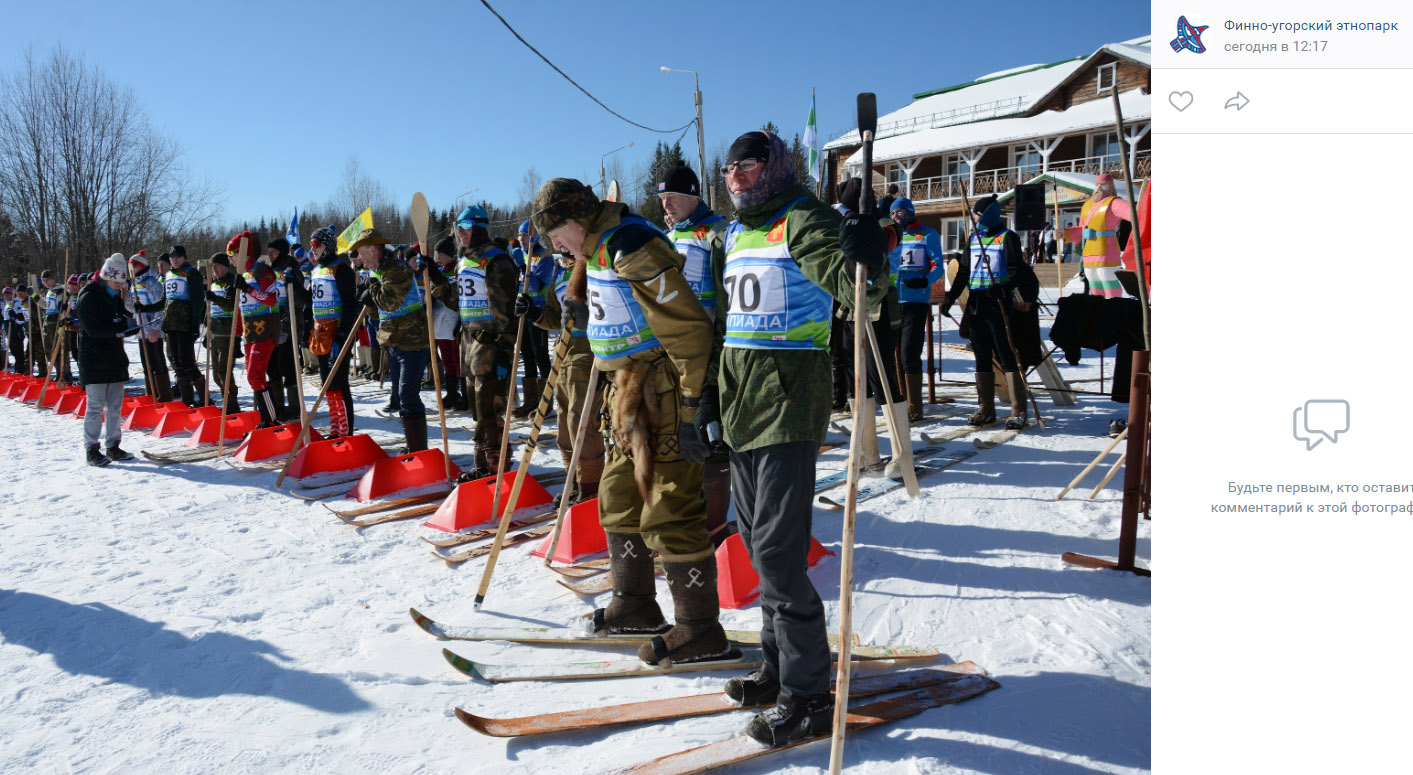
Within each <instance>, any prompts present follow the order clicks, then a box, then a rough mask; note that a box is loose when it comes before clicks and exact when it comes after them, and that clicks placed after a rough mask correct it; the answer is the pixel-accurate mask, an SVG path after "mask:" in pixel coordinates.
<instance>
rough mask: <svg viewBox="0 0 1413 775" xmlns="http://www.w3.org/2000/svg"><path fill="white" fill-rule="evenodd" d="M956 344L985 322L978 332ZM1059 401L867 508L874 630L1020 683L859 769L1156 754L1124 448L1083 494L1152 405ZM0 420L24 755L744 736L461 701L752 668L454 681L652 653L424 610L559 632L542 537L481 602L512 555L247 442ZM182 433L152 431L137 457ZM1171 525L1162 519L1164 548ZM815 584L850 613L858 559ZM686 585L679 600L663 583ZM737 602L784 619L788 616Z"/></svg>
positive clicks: (1120, 762)
mask: <svg viewBox="0 0 1413 775" xmlns="http://www.w3.org/2000/svg"><path fill="white" fill-rule="evenodd" d="M1050 295H1051V296H1052V297H1053V291H1052V292H1051V294H1050ZM1045 325H1048V322H1047V323H1046V324H1045ZM942 339H943V340H944V341H950V342H956V341H957V340H956V332H955V330H954V329H952V328H951V327H950V324H949V325H948V330H946V331H944V332H943V336H942ZM942 352H943V353H944V357H945V361H944V362H945V370H946V374H945V377H946V378H948V379H970V372H971V364H970V360H969V358H968V357H964V356H961V355H960V354H959V353H956V352H952V351H947V350H942ZM133 354H134V355H135V350H134V353H133ZM1110 355H1112V353H1111V354H1110ZM1056 357H1058V356H1056ZM135 360H136V358H135V357H134V361H135ZM1059 364H1060V371H1061V373H1063V374H1064V375H1065V376H1066V377H1067V378H1069V379H1086V378H1089V379H1092V378H1095V377H1097V376H1098V357H1097V354H1096V353H1092V352H1086V360H1085V362H1084V363H1083V364H1081V365H1080V366H1078V367H1070V366H1068V365H1067V364H1064V363H1063V361H1062V360H1061V361H1060V362H1059ZM1107 366H1108V369H1110V370H1111V369H1112V358H1109V360H1108V362H1107ZM132 373H133V375H134V376H136V375H137V369H136V368H134V369H133V371H132ZM134 384H136V383H134ZM1076 387H1079V388H1082V389H1097V383H1090V382H1084V383H1080V384H1078V385H1076ZM951 390H958V391H961V390H963V389H962V388H956V387H954V388H951ZM355 393H356V394H357V398H358V408H359V412H358V426H359V429H360V430H370V429H372V430H374V431H375V432H376V431H383V432H386V433H387V434H391V433H392V432H393V431H395V430H396V423H395V422H394V421H393V420H384V419H380V418H378V417H376V416H375V415H373V413H372V409H373V408H374V406H376V405H379V404H381V403H382V400H383V396H382V395H379V393H378V389H377V385H376V384H371V385H364V386H361V387H359V388H355ZM311 396H312V392H311ZM424 396H425V397H427V398H430V397H431V393H430V392H428V393H426V394H424ZM243 398H244V399H245V402H246V403H247V404H248V403H249V400H248V399H249V397H248V393H244V395H243ZM972 400H973V399H972V398H971V397H970V395H969V393H968V394H967V395H964V396H963V397H961V398H960V403H961V404H962V405H964V406H966V407H967V408H968V409H969V408H970V404H971V401H972ZM1040 404H1041V408H1042V410H1043V411H1044V413H1045V415H1046V416H1047V417H1051V416H1053V417H1054V418H1055V419H1053V420H1051V421H1049V422H1048V423H1047V430H1046V431H1045V432H1043V433H1042V432H1039V431H1038V430H1031V431H1029V432H1027V433H1026V434H1023V435H1022V436H1020V437H1018V438H1017V439H1015V440H1014V441H1012V442H1010V443H1009V444H1006V445H1004V446H1001V447H999V448H996V449H993V450H988V451H983V452H980V453H978V454H977V455H976V456H975V457H974V458H972V459H970V460H968V461H966V462H964V463H962V464H960V465H957V466H955V467H953V468H951V469H950V470H947V471H945V472H942V473H937V474H933V475H931V476H929V477H926V478H924V479H923V480H922V481H921V483H922V486H923V495H922V497H921V498H920V499H917V500H908V499H907V498H906V496H905V494H904V493H903V491H902V490H897V491H894V492H893V493H889V494H888V495H885V496H882V497H879V498H876V499H874V500H871V501H867V502H865V503H864V504H862V506H861V510H860V515H859V522H858V543H857V549H856V551H855V558H856V562H857V566H856V569H855V597H854V601H855V604H854V617H855V629H856V630H857V632H858V633H859V634H860V636H861V637H862V639H863V641H864V642H865V643H895V644H897V643H908V644H918V645H927V646H933V647H936V648H937V649H939V650H940V651H941V652H942V653H943V655H944V657H946V659H945V660H944V661H960V660H973V661H975V662H977V663H978V664H980V665H981V666H983V667H985V668H986V669H987V670H988V671H989V672H990V674H991V675H992V676H994V677H995V678H996V679H997V680H998V681H999V682H1000V683H1001V688H1000V689H999V690H997V691H994V692H992V693H990V694H986V695H983V696H981V697H979V698H975V699H972V700H969V701H966V702H963V703H961V704H958V705H952V706H948V707H944V708H940V709H934V710H930V711H927V712H924V713H923V714H921V715H918V716H915V717H912V718H909V719H906V720H903V721H901V722H899V723H897V724H895V725H893V726H891V727H884V728H879V729H874V730H870V731H865V732H860V733H858V734H854V735H850V736H849V738H848V742H847V745H846V763H847V770H846V771H848V772H851V773H860V774H862V773H870V774H875V773H877V774H882V773H995V774H996V775H1010V774H1011V773H1057V774H1058V775H1078V774H1079V773H1129V772H1143V771H1147V770H1148V769H1149V766H1150V765H1149V762H1150V725H1149V719H1150V706H1151V697H1150V685H1151V672H1152V666H1151V660H1152V648H1151V640H1150V623H1151V616H1150V614H1151V611H1150V600H1151V595H1150V583H1151V582H1150V580H1149V579H1146V578H1140V577H1136V576H1133V575H1130V574H1125V573H1116V572H1106V571H1093V570H1084V569H1080V568H1076V567H1073V566H1069V565H1066V564H1065V563H1063V562H1061V561H1060V555H1061V554H1062V553H1064V552H1067V551H1073V552H1080V553H1084V554H1090V555H1097V556H1103V557H1113V555H1114V553H1115V552H1116V551H1117V536H1118V521H1119V501H1120V492H1119V489H1120V483H1121V481H1122V476H1121V475H1120V476H1118V477H1116V478H1115V480H1114V481H1112V482H1111V483H1110V485H1109V487H1108V488H1107V489H1106V490H1104V491H1103V492H1101V493H1100V494H1099V496H1098V497H1097V498H1096V499H1094V500H1090V499H1089V498H1088V493H1089V489H1090V488H1092V487H1093V486H1094V484H1096V483H1097V482H1098V480H1099V478H1100V476H1101V475H1102V473H1103V471H1104V470H1106V469H1107V464H1105V465H1104V466H1102V467H1101V468H1100V469H1099V470H1097V471H1096V472H1094V473H1091V474H1090V476H1089V478H1088V479H1087V480H1086V481H1085V483H1082V484H1081V486H1080V487H1079V488H1077V489H1076V490H1075V491H1074V492H1072V493H1071V494H1070V495H1069V496H1068V497H1067V498H1066V499H1065V500H1064V501H1060V502H1056V501H1055V500H1054V496H1055V494H1056V493H1057V492H1058V491H1059V489H1060V488H1061V487H1063V486H1064V485H1065V484H1067V483H1068V482H1069V481H1070V479H1072V478H1073V477H1074V476H1075V474H1077V473H1078V472H1079V471H1080V469H1082V468H1083V467H1084V466H1085V465H1086V464H1087V463H1089V461H1090V460H1091V459H1092V458H1093V457H1094V456H1095V454H1097V452H1098V451H1099V450H1101V449H1102V448H1103V447H1104V446H1105V445H1106V444H1107V443H1108V442H1109V439H1108V437H1107V435H1106V431H1107V426H1108V422H1109V420H1110V419H1112V418H1115V417H1123V416H1126V413H1127V408H1126V407H1124V406H1118V405H1115V404H1112V403H1110V402H1109V401H1108V400H1107V399H1105V398H1101V397H1095V396H1085V397H1081V401H1080V404H1079V405H1078V406H1076V407H1066V408H1061V407H1055V406H1054V405H1053V404H1052V403H1051V402H1050V401H1049V400H1048V399H1046V398H1044V397H1042V398H1041V399H1040ZM946 408H947V407H941V406H934V407H930V408H929V411H930V412H940V411H942V410H944V409H946ZM1003 409H1004V407H1003ZM961 419H962V418H961V417H958V418H955V419H952V420H949V421H946V423H945V424H943V425H940V426H933V428H931V429H929V430H932V431H937V430H938V429H945V428H949V427H952V426H953V424H955V423H957V422H959V421H961ZM320 424H324V421H323V420H322V418H321V420H320ZM457 424H469V419H458V420H457ZM0 427H3V428H4V440H5V445H4V450H5V451H4V453H3V457H0V461H3V462H0V496H3V502H4V503H5V510H4V517H3V518H0V772H6V773H10V772H16V773H18V772H36V773H50V772H53V773H68V772H84V773H107V772H113V773H142V772H167V773H198V772H199V773H207V772H222V773H286V772H321V773H323V772H338V773H362V772H377V773H441V772H446V773H454V772H477V773H492V772H528V771H536V772H559V773H592V772H598V771H601V770H605V769H610V768H613V767H618V766H624V765H627V764H630V763H633V762H636V761H640V760H643V759H647V758H651V757H654V756H658V755H661V754H665V753H670V752H673V751H676V750H680V749H685V748H689V747H693V746H696V745H701V744H703V743H707V742H710V741H713V740H717V739H721V738H724V737H728V736H730V735H733V734H735V733H737V732H739V730H740V729H741V728H742V727H743V726H744V725H745V723H746V721H747V720H748V718H749V713H748V712H744V711H736V712H732V713H726V714H721V715H717V716H709V717H704V718H700V719H695V720H684V721H679V722H675V723H668V724H652V725H648V726H641V727H629V728H622V729H617V730H608V731H591V732H581V733H573V734H565V735H544V736H540V737H537V738H527V739H523V740H515V739H511V740H504V739H496V738H489V737H482V736H480V735H478V734H477V733H475V732H472V731H471V730H469V729H467V728H466V727H465V726H463V725H462V724H461V723H460V722H459V721H458V720H457V719H456V718H455V716H454V715H453V713H452V709H453V707H456V706H461V707H464V708H467V709H468V710H472V711H473V712H476V713H479V714H482V715H491V716H520V715H525V714H530V713H538V712H548V711H554V710H560V709H570V708H584V707H590V706H594V705H598V704H604V703H617V702H627V701H633V700H641V699H648V698H653V697H664V696H676V695H682V694H693V693H702V692H709V691H718V690H719V689H720V685H721V683H722V681H724V680H725V678H727V677H729V676H730V675H731V673H730V672H717V673H695V674H687V675H685V676H663V677H640V678H626V679H616V680H594V681H574V682H559V683H540V682H526V683H506V684H497V685H491V684H484V683H479V682H477V681H474V680H472V679H469V678H467V677H465V676H463V675H461V674H460V673H457V672H456V671H454V670H453V669H452V668H451V667H450V666H449V665H448V664H447V663H446V662H445V661H444V660H443V658H442V656H441V653H440V652H441V649H442V647H443V646H446V645H449V646H451V647H452V648H453V649H454V650H455V651H457V652H458V653H461V654H463V655H465V656H468V657H475V658H479V659H483V660H484V661H487V662H492V663H496V662H508V661H511V660H519V661H524V662H550V661H560V660H564V659H567V658H569V657H571V656H575V657H578V658H611V657H618V656H626V655H627V654H628V652H627V651H625V650H623V649H613V648H601V649H599V648H591V649H566V648H550V647H528V646H514V645H509V644H502V643H466V642H456V643H443V642H439V641H437V640H436V639H434V638H432V637H430V636H429V635H427V634H426V633H424V632H422V631H421V630H420V629H418V628H417V627H416V626H415V625H414V624H413V623H412V621H411V620H410V619H409V617H408V615H407V609H408V607H409V606H412V607H416V608H418V609H419V610H421V611H423V612H424V613H426V614H428V615H430V616H432V617H434V618H436V619H438V620H440V621H443V622H448V623H469V622H472V621H475V622H477V623H487V624H493V623H512V624H513V623H532V624H537V625H553V626H558V625H563V624H566V623H568V622H570V621H571V620H572V619H574V618H576V617H577V616H579V615H581V614H582V613H584V612H586V611H588V610H589V606H588V604H586V602H585V601H583V600H581V599H579V598H578V597H576V596H575V595H574V594H573V593H571V592H570V591H568V590H566V589H564V588H563V587H561V586H560V585H558V584H556V583H555V578H556V575H555V574H553V573H551V572H549V571H546V570H545V569H544V568H543V566H542V564H541V562H540V561H539V560H538V559H535V558H531V557H530V556H529V550H528V549H527V548H526V546H523V545H522V546H520V547H515V548H511V549H508V550H507V551H506V553H505V554H504V555H503V556H502V557H501V559H500V562H499V564H498V566H497V569H496V573H495V578H494V583H493V584H492V587H491V590H490V594H489V595H488V597H487V600H486V605H485V607H484V609H483V610H482V611H481V612H479V613H473V612H472V609H471V598H472V596H473V594H474V592H475V588H476V585H477V583H478V582H479V580H480V576H481V570H482V568H483V567H484V566H483V561H480V560H475V561H472V562H469V563H467V564H465V565H462V566H460V567H454V568H452V567H448V566H446V565H444V564H443V563H441V562H438V561H436V560H434V559H433V558H431V557H429V556H428V554H427V549H428V547H427V546H426V544H424V543H422V542H421V541H419V540H417V533H418V532H419V531H421V530H424V528H421V527H420V523H419V522H418V521H406V522H394V523H389V524H384V525H378V526H374V527H369V528H366V529H362V530H358V529H354V528H352V527H349V526H347V525H345V524H343V523H342V522H340V521H339V520H337V519H335V518H334V517H333V516H332V515H331V514H329V513H328V512H327V511H325V510H324V509H323V508H321V506H320V505H318V504H314V503H307V502H304V501H301V500H298V499H295V498H292V497H290V496H289V495H287V494H284V493H282V492H278V491H276V490H274V489H273V484H274V478H275V475H274V474H273V473H260V474H248V473H241V472H238V471H235V470H233V469H232V468H230V467H229V466H227V465H226V464H225V463H224V462H221V461H206V462H201V463H195V464H189V465H174V466H168V467H160V466H157V465H155V464H153V463H150V462H148V461H146V460H142V459H138V460H134V461H131V462H126V463H116V464H114V465H112V466H109V467H107V468H103V469H94V468H89V467H87V466H85V465H84V464H83V461H82V448H81V439H80V437H81V429H80V423H79V422H78V421H77V420H75V419H72V418H69V417H56V416H53V415H52V414H51V413H49V412H43V413H38V412H36V411H35V410H34V408H33V407H32V406H28V405H22V404H19V403H18V402H15V401H9V400H0ZM880 427H882V423H881V422H880ZM435 435H436V433H435V431H434V432H433V436H435ZM831 437H832V438H831V440H838V441H843V440H844V439H843V437H842V436H840V435H838V434H831ZM551 438H552V437H551ZM451 443H452V454H453V455H462V454H469V453H470V451H471V440H470V434H469V433H466V432H463V431H452V435H451ZM177 444H178V443H177V442H176V441H174V440H171V439H165V440H159V439H150V438H148V437H147V436H146V435H144V434H141V433H130V434H127V435H125V436H124V439H123V446H124V447H125V448H127V449H128V450H129V451H131V452H134V453H136V452H137V451H138V450H141V449H147V450H157V449H169V448H173V447H175V446H177ZM884 444H885V447H886V444H887V443H886V441H885V443H884ZM949 447H950V448H951V449H953V450H969V449H972V444H971V442H970V441H969V440H967V439H963V440H959V441H955V442H951V443H950V444H949ZM845 454H846V449H845V448H844V447H842V446H841V447H840V448H838V449H835V450H833V451H831V452H827V453H825V454H824V455H823V456H822V458H821V460H820V468H821V469H837V468H840V467H842V465H843V458H844V456H845ZM1112 460H1113V456H1111V457H1110V461H1112ZM534 463H535V469H534V470H537V471H543V470H551V469H556V468H558V466H559V456H558V452H557V451H556V450H553V449H544V448H542V449H541V450H539V451H538V452H537V453H536V456H535V460H534ZM556 491H557V490H556ZM837 492H842V490H840V491H836V493H837ZM344 505H347V503H346V502H345V504H344ZM841 525H842V513H841V512H834V511H827V510H824V509H816V511H815V514H814V534H815V536H816V537H817V538H818V539H819V540H820V541H821V542H822V543H823V544H824V545H825V546H826V547H828V548H829V549H831V550H834V551H837V550H838V549H839V539H840V533H841ZM1149 531H1150V524H1149V523H1148V522H1146V521H1141V523H1140V527H1139V545H1138V553H1139V563H1140V564H1141V565H1144V566H1147V565H1148V564H1149V563H1148V560H1149V557H1150V551H1149ZM530 546H533V544H531V545H530ZM811 575H812V578H813V579H814V582H815V584H816V586H817V587H818V588H819V591H820V594H821V596H822V597H823V598H824V599H825V600H826V603H827V605H828V606H829V611H830V617H831V626H834V625H835V624H836V618H835V617H836V616H837V612H838V597H839V562H838V558H837V556H836V557H829V558H826V559H825V560H823V561H822V562H821V563H820V564H819V565H818V566H817V567H816V568H814V570H813V571H812V574H811ZM605 598H606V596H605ZM659 599H660V600H661V601H663V602H664V604H665V607H667V608H668V609H669V610H670V606H669V605H667V601H668V600H669V597H668V593H667V589H666V584H665V582H664V581H661V580H659ZM604 602H605V600H603V599H601V600H600V605H602V604H604ZM723 619H724V621H725V623H726V625H727V626H728V627H737V628H748V629H749V628H754V627H756V626H758V623H759V608H758V606H757V605H755V604H752V605H750V606H748V607H746V608H744V609H741V610H737V611H724V612H723ZM859 671H860V672H866V671H867V668H860V669H859ZM828 758H829V751H828V745H827V744H824V743H817V744H814V745H810V746H805V747H801V748H797V749H794V750H792V751H788V752H784V753H780V754H776V755H772V756H770V757H768V758H763V759H758V760H755V761H754V762H749V763H746V764H742V765H739V766H737V767H736V768H734V769H733V770H732V771H733V772H741V773H765V772H814V771H816V770H817V769H819V768H823V767H824V766H825V765H826V764H827V762H828Z"/></svg>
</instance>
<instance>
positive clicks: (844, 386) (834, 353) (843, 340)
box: [829, 302, 854, 401]
mask: <svg viewBox="0 0 1413 775" xmlns="http://www.w3.org/2000/svg"><path fill="white" fill-rule="evenodd" d="M835 307H836V309H837V307H838V302H835ZM853 337H854V327H853V326H852V325H850V324H849V321H847V320H841V319H839V318H837V317H836V318H833V319H832V321H831V323H830V325H829V365H830V367H831V370H832V371H833V374H834V400H836V401H843V400H846V399H847V398H848V397H849V394H850V393H852V392H853V390H854V355H853V352H854V347H853V342H854V339H853Z"/></svg>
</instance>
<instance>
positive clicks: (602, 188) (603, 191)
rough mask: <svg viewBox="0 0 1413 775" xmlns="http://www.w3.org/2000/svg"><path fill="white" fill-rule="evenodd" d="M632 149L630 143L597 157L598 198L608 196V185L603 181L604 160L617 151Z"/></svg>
mask: <svg viewBox="0 0 1413 775" xmlns="http://www.w3.org/2000/svg"><path fill="white" fill-rule="evenodd" d="M632 147H633V144H632V143H629V144H627V145H620V146H619V147H617V148H614V149H613V150H611V151H609V152H608V153H605V154H603V155H602V156H600V157H599V196H600V197H604V196H608V183H607V181H605V180H604V172H603V162H604V159H607V158H608V157H610V156H612V155H614V154H615V153H618V152H619V151H621V150H623V149H624V148H632Z"/></svg>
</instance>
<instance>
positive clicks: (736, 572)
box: [716, 533, 834, 610]
mask: <svg viewBox="0 0 1413 775" xmlns="http://www.w3.org/2000/svg"><path fill="white" fill-rule="evenodd" d="M833 554H834V553H833V552H831V551H829V550H828V549H825V548H824V546H823V545H822V544H820V542H819V541H816V540H815V537H814V536H810V551H809V564H810V567H811V568H813V567H814V566H815V564H816V563H818V562H819V561H820V560H822V559H824V558H825V557H829V556H831V555H833ZM716 595H717V597H718V598H720V600H721V607H722V608H730V609H733V610H734V609H737V608H744V607H745V606H747V605H750V603H751V601H753V600H755V599H756V598H758V597H760V576H757V575H756V570H755V568H752V567H751V559H750V557H749V556H747V554H746V544H745V543H744V542H743V541H742V540H741V534H740V533H735V534H732V535H731V536H730V537H729V538H727V539H726V540H725V541H723V542H721V546H718V547H717V548H716Z"/></svg>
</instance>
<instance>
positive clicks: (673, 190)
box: [657, 164, 702, 197]
mask: <svg viewBox="0 0 1413 775" xmlns="http://www.w3.org/2000/svg"><path fill="white" fill-rule="evenodd" d="M657 192H658V193H659V194H686V195H687V196H695V197H701V195H702V193H701V184H700V182H699V181H698V180H697V173H695V172H692V168H691V167H688V166H686V165H685V164H684V165H678V166H677V167H674V168H673V169H672V170H671V171H670V172H668V173H667V177H666V179H664V180H660V181H658V184H657Z"/></svg>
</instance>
